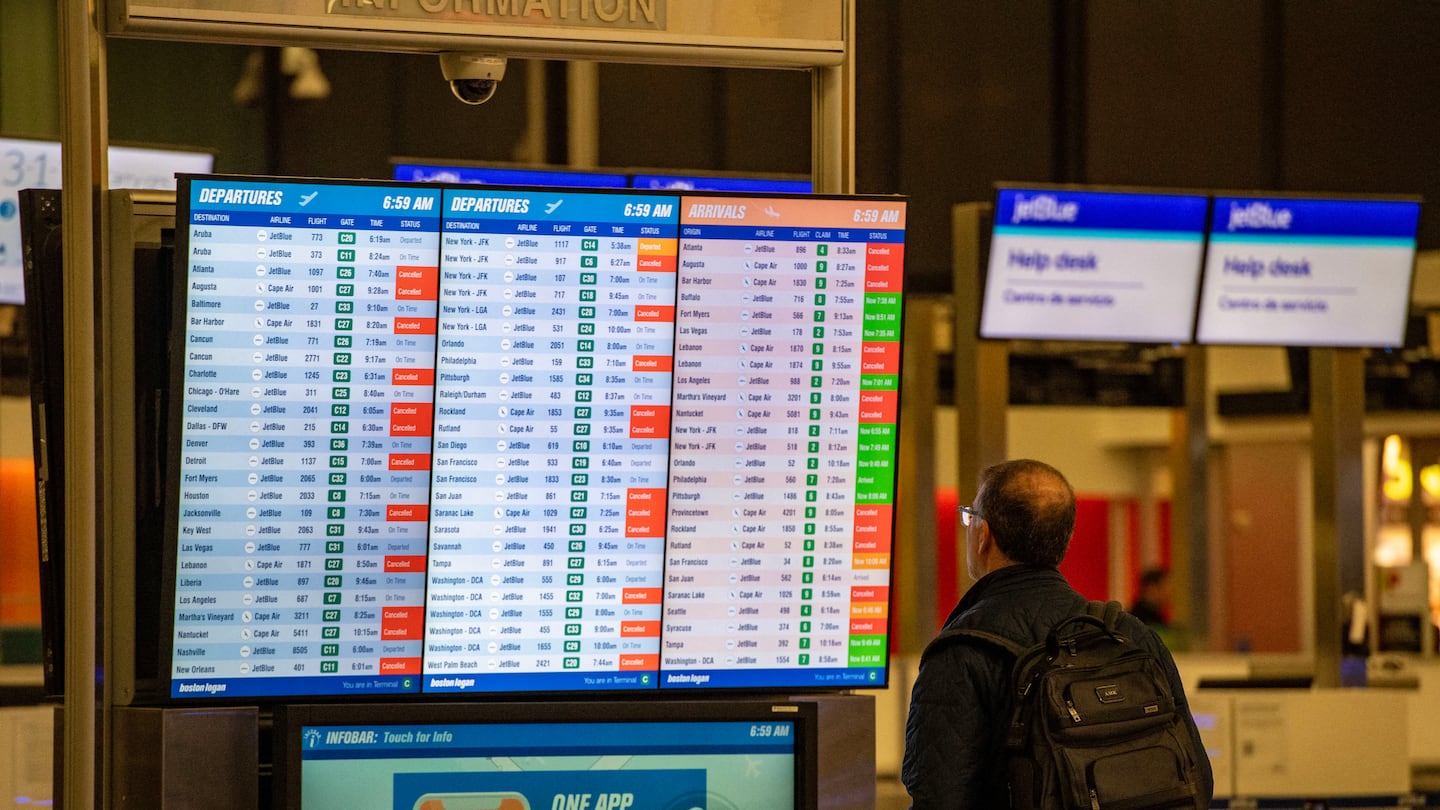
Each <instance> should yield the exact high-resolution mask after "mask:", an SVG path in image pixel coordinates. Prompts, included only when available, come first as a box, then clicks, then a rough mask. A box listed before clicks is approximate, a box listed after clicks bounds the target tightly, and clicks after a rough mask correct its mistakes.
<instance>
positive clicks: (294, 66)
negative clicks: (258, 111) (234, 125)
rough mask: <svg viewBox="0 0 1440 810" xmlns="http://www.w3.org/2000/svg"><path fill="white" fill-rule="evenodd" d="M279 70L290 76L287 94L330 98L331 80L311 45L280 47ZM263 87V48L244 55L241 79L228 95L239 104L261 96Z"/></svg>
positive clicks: (255, 100)
mask: <svg viewBox="0 0 1440 810" xmlns="http://www.w3.org/2000/svg"><path fill="white" fill-rule="evenodd" d="M280 73H281V74H283V75H285V76H290V77H292V78H291V81H290V97H291V98H296V99H320V98H329V96H330V80H329V79H328V78H326V77H325V72H324V71H322V70H321V69H320V55H319V54H318V53H316V52H315V49H313V48H296V47H287V48H281V49H280ZM264 88H265V51H264V50H263V49H260V48H256V49H255V50H252V51H251V52H250V54H249V56H247V57H245V67H244V68H243V69H242V71H241V73H240V80H239V81H237V82H235V87H234V89H233V90H231V91H230V98H231V100H233V101H234V102H235V103H236V104H238V105H240V106H242V107H249V106H251V105H253V104H255V103H256V102H258V101H259V100H260V97H261V95H262V94H263V93H264Z"/></svg>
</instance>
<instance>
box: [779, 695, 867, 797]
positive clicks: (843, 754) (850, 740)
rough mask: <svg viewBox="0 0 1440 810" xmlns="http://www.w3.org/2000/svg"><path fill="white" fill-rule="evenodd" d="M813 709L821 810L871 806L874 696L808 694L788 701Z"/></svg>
mask: <svg viewBox="0 0 1440 810" xmlns="http://www.w3.org/2000/svg"><path fill="white" fill-rule="evenodd" d="M791 699H792V700H795V701H809V702H813V703H814V704H815V706H816V714H817V715H818V718H819V722H818V723H817V725H818V726H819V734H818V737H819V739H818V740H817V744H816V757H815V759H816V767H815V777H816V783H817V784H816V791H815V793H816V796H818V797H819V799H818V802H817V805H816V806H817V807H818V808H823V810H870V809H871V808H874V807H875V696H874V695H872V694H869V693H865V694H849V695H811V696H801V697H795V698H791Z"/></svg>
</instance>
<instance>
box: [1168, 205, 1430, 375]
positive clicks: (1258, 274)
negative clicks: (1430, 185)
mask: <svg viewBox="0 0 1440 810" xmlns="http://www.w3.org/2000/svg"><path fill="white" fill-rule="evenodd" d="M1419 222H1420V202H1419V200H1401V199H1391V200H1384V199H1317V198H1302V197H1274V196H1264V197H1262V196H1244V197H1236V196H1225V197H1216V198H1215V209H1214V213H1213V214H1212V215H1211V222H1210V249H1209V252H1208V254H1207V256H1206V260H1205V275H1204V285H1203V287H1202V291H1201V295H1200V314H1199V324H1198V328H1197V332H1196V340H1197V342H1199V343H1218V344H1227V343H1228V344H1240V345H1262V346H1263V345H1268V346H1351V347H1367V346H1368V347H1395V346H1401V345H1403V344H1404V342H1405V323H1406V320H1407V318H1408V316H1409V311H1410V284H1411V277H1412V275H1413V273H1414V268H1415V249H1416V234H1417V232H1418V229H1419Z"/></svg>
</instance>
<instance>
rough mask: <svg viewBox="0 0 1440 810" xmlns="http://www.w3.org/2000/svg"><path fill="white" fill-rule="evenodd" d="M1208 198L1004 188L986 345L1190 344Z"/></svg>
mask: <svg viewBox="0 0 1440 810" xmlns="http://www.w3.org/2000/svg"><path fill="white" fill-rule="evenodd" d="M1208 205H1209V200H1208V198H1207V197H1206V196H1204V195H1202V194H1184V193H1169V192H1156V191H1120V190H1098V189H1097V190H1080V189H1075V188H1060V187H1053V188H1045V187H1026V188H1010V187H1002V188H1000V189H998V192H997V195H996V201H995V221H994V226H993V230H992V234H991V243H990V261H989V265H988V267H987V269H986V275H985V294H984V298H983V300H982V302H981V311H980V336H981V337H982V338H997V339H1000V338H1014V339H1027V340H1094V341H1121V342H1136V343H1183V342H1188V341H1189V340H1190V337H1191V333H1192V332H1193V331H1194V330H1193V327H1194V322H1195V296H1196V293H1197V290H1198V289H1199V278H1200V264H1201V260H1202V257H1203V256H1204V253H1205V212H1206V210H1207V206H1208Z"/></svg>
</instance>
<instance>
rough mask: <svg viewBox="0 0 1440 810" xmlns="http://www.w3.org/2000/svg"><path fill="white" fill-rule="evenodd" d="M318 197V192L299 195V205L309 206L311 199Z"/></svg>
mask: <svg viewBox="0 0 1440 810" xmlns="http://www.w3.org/2000/svg"><path fill="white" fill-rule="evenodd" d="M319 195H320V192H318V191H312V192H310V193H309V194H301V195H300V204H301V205H309V204H310V201H311V200H313V199H315V198H316V197H318V196H319Z"/></svg>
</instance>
